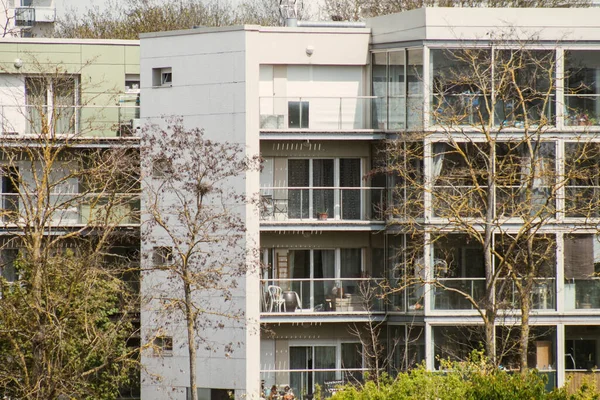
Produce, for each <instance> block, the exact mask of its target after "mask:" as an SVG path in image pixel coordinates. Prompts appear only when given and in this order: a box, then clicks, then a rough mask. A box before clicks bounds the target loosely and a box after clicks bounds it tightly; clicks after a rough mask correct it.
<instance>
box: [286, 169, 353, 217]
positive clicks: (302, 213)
mask: <svg viewBox="0 0 600 400" xmlns="http://www.w3.org/2000/svg"><path fill="white" fill-rule="evenodd" d="M361 174H362V171H361V160H360V158H342V159H333V158H318V159H289V160H288V187H289V189H288V213H289V218H293V219H294V218H295V219H304V218H317V217H318V216H319V215H323V214H326V215H327V217H328V218H341V219H360V218H361V214H362V206H361V204H362V192H361V189H360V187H361V182H362V175H361ZM335 188H339V189H338V190H335ZM353 188H357V189H353Z"/></svg>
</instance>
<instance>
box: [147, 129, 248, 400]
mask: <svg viewBox="0 0 600 400" xmlns="http://www.w3.org/2000/svg"><path fill="white" fill-rule="evenodd" d="M167 124H168V127H167V128H166V129H163V128H161V127H159V126H158V125H154V126H150V127H147V128H146V129H145V134H144V139H143V145H142V160H143V163H142V170H143V171H144V172H145V177H146V178H145V180H144V182H145V186H144V203H145V206H144V223H145V226H144V231H143V234H142V236H143V239H144V241H145V242H146V243H149V244H151V245H152V247H153V251H152V252H151V253H152V255H151V258H147V261H148V263H149V264H151V266H149V267H148V268H149V270H148V271H145V272H144V276H145V285H150V287H151V289H150V291H151V292H152V295H151V297H150V298H148V299H144V301H145V302H148V303H153V304H156V305H157V307H159V310H157V311H156V321H153V324H155V326H156V329H157V330H160V329H161V328H163V329H164V327H165V326H166V325H173V324H175V325H176V324H183V325H185V338H186V345H187V352H188V355H189V373H190V378H189V379H190V388H191V389H190V390H191V398H192V399H194V400H195V399H197V391H196V388H197V384H196V379H197V378H196V368H195V367H196V355H197V348H198V346H199V345H200V344H202V345H203V347H204V348H207V349H211V350H212V351H217V350H219V351H223V353H224V354H225V355H226V356H228V355H229V354H231V353H232V352H234V351H235V349H236V347H237V346H238V345H239V344H240V343H235V342H231V341H227V340H226V339H224V341H223V342H219V341H214V340H209V339H208V336H209V335H206V334H205V333H206V332H207V331H208V330H221V329H224V327H225V325H226V324H229V323H231V322H233V323H234V324H243V323H244V320H243V317H244V313H243V305H241V304H239V303H237V302H236V301H234V297H235V296H236V293H238V285H239V282H240V280H243V277H244V275H245V274H246V272H247V271H248V268H258V265H256V266H254V265H252V264H251V263H252V262H253V261H252V260H255V259H256V260H258V258H257V257H256V256H257V255H256V254H252V248H253V246H252V244H249V243H247V240H248V239H247V238H246V235H245V220H244V218H243V212H244V207H245V206H246V205H247V203H248V202H249V201H251V199H250V198H248V197H247V196H245V195H244V194H243V192H240V190H235V189H236V187H237V188H238V189H239V185H243V183H242V182H243V178H244V174H245V172H246V171H248V170H250V169H253V168H257V166H258V158H257V157H254V158H252V157H250V158H249V157H246V156H245V155H244V149H243V147H242V146H240V145H238V144H235V143H228V142H217V141H212V140H209V139H207V138H205V137H204V135H203V131H202V130H201V129H197V128H194V129H189V130H188V129H185V128H184V127H183V125H182V123H181V121H180V120H179V119H170V120H168V121H167ZM236 185H237V186H236ZM246 246H247V247H246ZM148 257H149V255H148ZM228 321H229V322H228ZM224 337H227V335H224ZM150 340H151V339H150Z"/></svg>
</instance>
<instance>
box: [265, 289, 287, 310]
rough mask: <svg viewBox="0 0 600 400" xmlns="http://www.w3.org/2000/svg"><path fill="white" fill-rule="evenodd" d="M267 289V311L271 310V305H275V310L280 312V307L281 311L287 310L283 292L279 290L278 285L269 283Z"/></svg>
mask: <svg viewBox="0 0 600 400" xmlns="http://www.w3.org/2000/svg"><path fill="white" fill-rule="evenodd" d="M267 290H268V292H269V297H270V299H269V312H273V306H275V309H276V310H277V312H281V309H282V308H283V311H286V312H287V310H286V309H285V300H284V299H283V292H282V291H281V288H280V287H279V286H274V285H270V286H269V287H268V288H267Z"/></svg>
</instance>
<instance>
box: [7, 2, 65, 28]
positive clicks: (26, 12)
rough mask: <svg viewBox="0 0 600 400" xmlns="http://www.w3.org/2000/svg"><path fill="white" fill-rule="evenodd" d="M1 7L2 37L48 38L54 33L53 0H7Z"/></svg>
mask: <svg viewBox="0 0 600 400" xmlns="http://www.w3.org/2000/svg"><path fill="white" fill-rule="evenodd" d="M3 7H5V9H3V10H2V14H1V15H0V23H1V24H2V25H1V26H2V30H3V32H2V36H3V37H48V36H51V34H52V32H53V31H54V22H55V21H56V5H55V2H54V0H8V1H6V2H4V3H3Z"/></svg>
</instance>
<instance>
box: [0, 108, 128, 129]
mask: <svg viewBox="0 0 600 400" xmlns="http://www.w3.org/2000/svg"><path fill="white" fill-rule="evenodd" d="M139 110H140V106H139V104H138V103H136V102H133V103H131V102H123V103H120V104H119V105H118V106H77V105H75V106H56V105H55V106H47V105H35V106H34V105H21V106H18V105H0V118H1V124H0V134H1V135H5V136H11V135H34V136H48V135H50V136H53V135H55V136H60V135H67V136H77V135H81V136H134V135H137V134H138V132H137V129H136V128H138V127H139V124H140V122H139Z"/></svg>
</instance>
